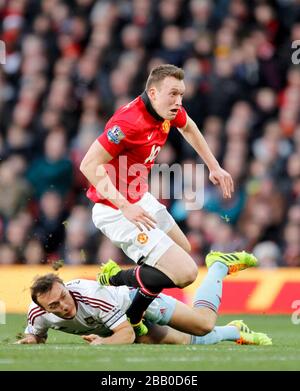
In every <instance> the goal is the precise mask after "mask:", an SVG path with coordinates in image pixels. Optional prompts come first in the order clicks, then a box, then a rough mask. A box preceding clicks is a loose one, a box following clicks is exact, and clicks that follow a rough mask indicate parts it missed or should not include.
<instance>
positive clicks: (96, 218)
mask: <svg viewBox="0 0 300 391" xmlns="http://www.w3.org/2000/svg"><path fill="white" fill-rule="evenodd" d="M136 204H137V205H140V206H141V207H142V208H143V209H145V210H146V211H147V212H148V213H149V214H150V215H151V216H152V217H154V218H155V220H156V221H157V224H156V228H155V229H151V230H150V231H148V230H147V229H146V228H144V230H143V232H141V231H140V230H139V229H138V228H137V227H136V226H135V225H134V224H133V223H131V222H130V221H129V220H127V219H126V217H124V215H123V213H122V212H121V211H120V210H118V209H114V208H111V207H110V206H107V205H103V204H95V205H94V207H93V210H92V219H93V223H94V224H95V226H96V227H97V228H98V229H99V230H100V231H101V232H102V233H103V234H104V235H105V236H107V237H108V238H109V239H110V240H111V241H112V242H113V243H114V244H115V245H116V246H118V247H119V248H121V249H122V250H123V251H124V253H125V254H126V255H127V256H128V257H129V258H131V259H132V260H133V261H134V262H136V263H138V261H141V260H142V261H143V262H144V263H146V264H147V265H150V266H154V265H155V263H156V262H157V261H158V260H159V258H160V257H161V256H162V255H163V254H164V253H165V252H166V251H167V250H168V248H169V247H171V246H172V244H174V241H173V240H172V239H171V238H170V237H169V236H168V235H167V232H169V230H170V229H171V228H172V227H173V226H174V224H175V220H174V219H173V217H172V216H171V215H170V213H169V212H168V211H167V208H166V207H165V206H164V205H163V204H161V203H160V202H159V201H157V199H156V198H155V197H153V195H152V194H150V193H145V194H144V195H143V197H142V198H141V199H140V200H139V201H138V202H137V203H136Z"/></svg>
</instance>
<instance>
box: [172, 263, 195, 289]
mask: <svg viewBox="0 0 300 391" xmlns="http://www.w3.org/2000/svg"><path fill="white" fill-rule="evenodd" d="M197 275H198V267H197V265H196V264H195V262H194V261H192V262H189V263H188V266H187V267H186V268H185V270H184V273H182V274H181V276H180V277H179V279H178V281H177V284H176V285H177V286H179V287H180V288H184V287H186V286H188V285H190V284H192V283H193V282H194V281H195V280H196V278H197Z"/></svg>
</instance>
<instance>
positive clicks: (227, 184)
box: [209, 167, 234, 198]
mask: <svg viewBox="0 0 300 391" xmlns="http://www.w3.org/2000/svg"><path fill="white" fill-rule="evenodd" d="M209 179H210V181H211V182H212V183H213V184H214V185H220V186H221V189H222V192H223V197H224V198H231V193H233V192H234V185H233V180H232V178H231V175H230V174H229V173H228V172H227V171H225V170H223V168H221V167H218V168H216V169H214V170H211V171H210V173H209Z"/></svg>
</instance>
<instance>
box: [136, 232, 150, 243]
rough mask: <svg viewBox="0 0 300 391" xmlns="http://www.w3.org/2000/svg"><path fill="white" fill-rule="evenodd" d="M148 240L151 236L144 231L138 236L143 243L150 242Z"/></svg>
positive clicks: (138, 239)
mask: <svg viewBox="0 0 300 391" xmlns="http://www.w3.org/2000/svg"><path fill="white" fill-rule="evenodd" d="M148 240H149V237H148V235H147V234H145V233H144V232H141V233H139V234H138V236H137V241H138V242H139V243H141V244H146V243H147V242H148Z"/></svg>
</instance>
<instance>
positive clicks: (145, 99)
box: [141, 91, 164, 122]
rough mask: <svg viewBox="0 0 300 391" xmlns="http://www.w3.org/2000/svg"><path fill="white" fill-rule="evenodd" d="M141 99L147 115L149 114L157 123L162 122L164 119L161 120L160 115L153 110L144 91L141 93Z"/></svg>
mask: <svg viewBox="0 0 300 391" xmlns="http://www.w3.org/2000/svg"><path fill="white" fill-rule="evenodd" d="M141 99H142V101H143V102H144V105H145V107H146V109H147V111H148V113H149V114H151V115H152V117H154V118H155V119H156V120H157V121H160V122H164V118H162V117H161V116H160V115H158V114H157V112H156V111H155V110H154V108H153V106H152V104H151V102H150V99H149V96H148V94H147V92H146V91H144V92H143V93H142V95H141Z"/></svg>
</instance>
